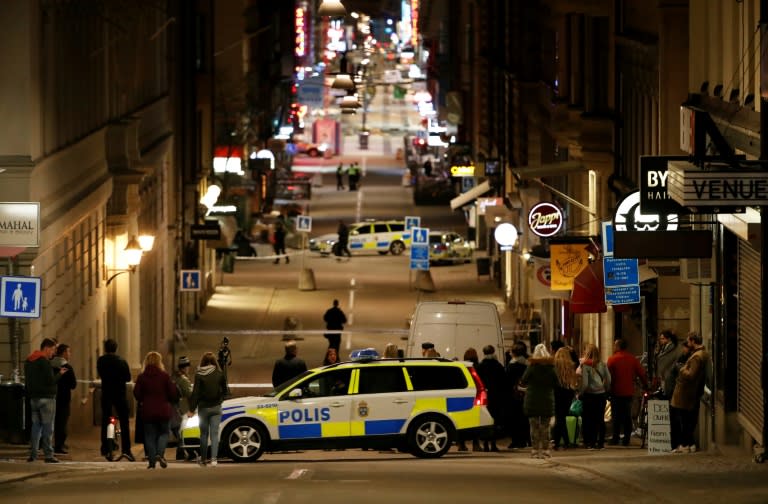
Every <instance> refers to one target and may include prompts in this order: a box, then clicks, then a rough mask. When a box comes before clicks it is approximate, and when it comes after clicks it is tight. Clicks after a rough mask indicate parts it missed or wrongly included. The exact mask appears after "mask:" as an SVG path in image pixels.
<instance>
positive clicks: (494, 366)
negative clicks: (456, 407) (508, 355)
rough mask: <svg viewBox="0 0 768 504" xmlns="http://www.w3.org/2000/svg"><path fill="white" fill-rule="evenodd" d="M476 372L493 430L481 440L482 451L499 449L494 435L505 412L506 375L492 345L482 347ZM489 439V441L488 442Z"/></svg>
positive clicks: (501, 423) (499, 427) (500, 424)
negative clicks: (487, 436) (481, 385)
mask: <svg viewBox="0 0 768 504" xmlns="http://www.w3.org/2000/svg"><path fill="white" fill-rule="evenodd" d="M477 374H478V375H480V379H481V380H482V382H483V384H484V385H485V389H486V393H487V394H488V412H489V413H490V414H491V416H492V417H493V423H494V430H493V433H492V434H491V438H490V440H488V439H485V440H483V451H493V452H497V451H499V448H498V447H497V446H496V435H497V432H498V431H499V430H500V429H501V426H502V425H503V423H504V422H503V420H504V413H505V410H506V408H505V404H504V403H505V396H506V387H505V385H506V383H505V382H506V377H505V375H504V365H503V364H502V363H501V362H499V360H498V359H497V358H496V349H495V348H494V347H493V345H486V346H484V347H483V360H481V361H480V362H479V363H478V365H477ZM489 441H490V443H489Z"/></svg>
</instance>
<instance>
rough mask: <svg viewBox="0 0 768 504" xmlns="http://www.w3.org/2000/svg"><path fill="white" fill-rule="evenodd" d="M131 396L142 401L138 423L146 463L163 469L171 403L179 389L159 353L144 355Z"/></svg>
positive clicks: (151, 467) (171, 411) (171, 412)
mask: <svg viewBox="0 0 768 504" xmlns="http://www.w3.org/2000/svg"><path fill="white" fill-rule="evenodd" d="M133 397H135V398H136V400H137V401H138V402H139V403H141V422H142V424H143V425H144V453H145V454H146V455H147V460H148V462H149V465H147V469H154V468H155V464H156V463H159V464H160V467H162V468H163V469H165V468H166V467H168V462H167V461H166V460H165V449H166V447H167V446H168V435H169V434H170V432H171V417H172V416H173V409H172V408H173V406H172V404H173V403H175V402H176V401H177V400H178V390H177V389H176V385H175V384H174V383H173V380H171V376H170V375H169V374H168V373H166V371H165V366H164V365H163V357H162V356H161V355H160V354H159V353H158V352H148V353H147V355H146V356H145V357H144V369H143V370H142V371H141V373H140V374H139V376H138V377H137V378H136V385H134V387H133Z"/></svg>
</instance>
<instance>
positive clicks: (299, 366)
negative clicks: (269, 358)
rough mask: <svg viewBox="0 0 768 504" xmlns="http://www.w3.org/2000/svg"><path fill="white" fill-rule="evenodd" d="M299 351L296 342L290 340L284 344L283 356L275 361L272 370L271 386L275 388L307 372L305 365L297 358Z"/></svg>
mask: <svg viewBox="0 0 768 504" xmlns="http://www.w3.org/2000/svg"><path fill="white" fill-rule="evenodd" d="M298 353H299V349H298V348H297V347H296V342H295V341H293V340H291V341H288V342H286V343H285V356H283V358H282V359H278V360H277V361H275V367H274V368H273V369H272V386H273V387H277V386H278V385H281V384H283V383H285V382H287V381H288V380H290V379H291V378H294V377H296V376H299V375H300V374H301V373H303V372H304V371H306V370H307V364H306V363H305V362H304V361H303V360H302V359H300V358H298V357H297V354H298Z"/></svg>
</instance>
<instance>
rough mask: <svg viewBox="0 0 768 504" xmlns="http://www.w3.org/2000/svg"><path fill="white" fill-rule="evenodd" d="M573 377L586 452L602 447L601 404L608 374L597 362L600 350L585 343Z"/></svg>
mask: <svg viewBox="0 0 768 504" xmlns="http://www.w3.org/2000/svg"><path fill="white" fill-rule="evenodd" d="M580 362H581V365H580V366H579V369H578V370H577V374H580V375H581V383H580V384H579V398H580V399H581V404H582V409H583V411H582V416H581V419H582V424H581V425H582V435H583V436H582V437H583V439H584V446H585V447H586V448H587V449H588V450H602V449H603V448H605V403H606V396H607V391H608V390H610V389H611V373H610V371H608V367H607V366H606V365H605V363H604V362H602V361H601V360H600V350H598V348H597V347H596V346H595V345H593V344H592V343H589V344H588V345H587V346H586V348H585V349H584V356H583V357H582V359H581V361H580Z"/></svg>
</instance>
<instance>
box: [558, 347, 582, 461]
mask: <svg viewBox="0 0 768 504" xmlns="http://www.w3.org/2000/svg"><path fill="white" fill-rule="evenodd" d="M555 373H556V374H557V386H556V387H555V427H554V429H553V431H552V436H553V439H554V443H555V450H559V449H560V441H561V440H562V441H563V448H568V447H569V446H571V445H572V444H573V443H572V442H571V440H570V439H568V425H567V424H566V417H567V416H568V415H569V413H570V409H571V403H572V402H573V398H574V396H575V395H576V389H577V388H578V377H577V376H576V368H575V367H574V365H573V359H571V349H570V348H568V347H562V348H560V349H558V350H557V352H555ZM573 441H574V442H575V440H573Z"/></svg>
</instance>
